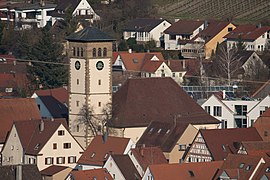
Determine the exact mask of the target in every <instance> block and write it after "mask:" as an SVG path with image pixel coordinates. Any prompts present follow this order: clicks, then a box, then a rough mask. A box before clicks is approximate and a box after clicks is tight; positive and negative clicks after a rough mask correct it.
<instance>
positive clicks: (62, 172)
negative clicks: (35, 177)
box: [40, 165, 72, 180]
mask: <svg viewBox="0 0 270 180" xmlns="http://www.w3.org/2000/svg"><path fill="white" fill-rule="evenodd" d="M71 170H72V168H70V167H66V166H57V165H51V166H49V167H47V168H46V169H43V170H42V171H41V172H40V173H41V176H42V178H43V180H58V179H65V178H66V177H67V176H68V174H69V173H70V172H71Z"/></svg>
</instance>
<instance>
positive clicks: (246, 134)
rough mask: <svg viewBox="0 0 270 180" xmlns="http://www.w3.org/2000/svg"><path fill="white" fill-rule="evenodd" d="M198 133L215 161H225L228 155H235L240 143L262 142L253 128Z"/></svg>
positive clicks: (210, 130) (204, 130) (206, 130)
mask: <svg viewBox="0 0 270 180" xmlns="http://www.w3.org/2000/svg"><path fill="white" fill-rule="evenodd" d="M199 133H201V135H202V137H203V138H204V141H205V143H206V146H207V147H208V150H209V151H210V153H211V155H212V157H213V159H214V160H215V161H219V160H223V159H225V158H226V157H227V155H228V154H236V153H237V150H238V148H239V147H238V146H239V144H240V143H241V142H242V141H262V138H261V137H260V135H259V133H258V132H257V130H256V129H255V128H254V127H251V128H232V129H201V130H200V131H199ZM220 137H226V138H220ZM223 148H225V149H223Z"/></svg>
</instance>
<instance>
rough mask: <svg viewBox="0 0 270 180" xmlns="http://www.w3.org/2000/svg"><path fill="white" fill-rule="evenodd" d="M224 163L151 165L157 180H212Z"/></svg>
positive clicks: (152, 172)
mask: <svg viewBox="0 0 270 180" xmlns="http://www.w3.org/2000/svg"><path fill="white" fill-rule="evenodd" d="M222 164H223V161H214V162H197V163H183V164H163V165H150V166H149V167H150V171H151V174H152V175H153V177H154V179H155V180H164V179H193V180H201V179H212V178H213V177H214V175H215V173H216V171H217V170H218V169H219V168H220V167H221V166H222Z"/></svg>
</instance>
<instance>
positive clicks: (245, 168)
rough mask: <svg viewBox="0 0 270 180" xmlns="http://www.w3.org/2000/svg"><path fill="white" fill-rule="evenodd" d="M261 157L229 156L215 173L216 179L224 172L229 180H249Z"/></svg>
mask: <svg viewBox="0 0 270 180" xmlns="http://www.w3.org/2000/svg"><path fill="white" fill-rule="evenodd" d="M261 159H262V158H261V157H256V156H247V155H235V154H229V155H228V156H227V158H226V160H225V161H224V163H223V165H222V167H221V168H220V170H219V171H218V172H217V174H216V176H215V179H217V178H218V177H219V176H220V174H221V173H222V172H223V171H226V172H227V174H228V175H229V177H230V178H232V179H235V178H237V179H238V178H239V177H240V179H243V180H244V179H249V178H250V176H251V175H252V173H253V172H254V170H255V168H256V166H257V165H258V163H259V162H260V161H261Z"/></svg>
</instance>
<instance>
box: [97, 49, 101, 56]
mask: <svg viewBox="0 0 270 180" xmlns="http://www.w3.org/2000/svg"><path fill="white" fill-rule="evenodd" d="M98 57H101V48H98Z"/></svg>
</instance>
